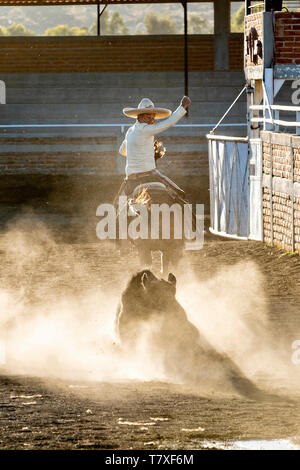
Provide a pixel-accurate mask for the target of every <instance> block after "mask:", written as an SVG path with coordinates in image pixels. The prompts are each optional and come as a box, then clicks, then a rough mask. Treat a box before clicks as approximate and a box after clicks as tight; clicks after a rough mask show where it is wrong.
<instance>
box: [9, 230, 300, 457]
mask: <svg viewBox="0 0 300 470" xmlns="http://www.w3.org/2000/svg"><path fill="white" fill-rule="evenodd" d="M12 230H13V229H12ZM39 230H40V229H37V230H36V231H35V232H26V233H25V234H24V233H23V232H22V231H20V230H19V229H18V228H16V229H15V237H14V238H12V237H11V236H10V237H8V236H7V235H6V234H3V235H1V240H0V259H1V266H2V269H1V274H0V306H1V309H2V312H4V313H3V315H4V314H5V313H6V314H7V317H6V320H5V322H4V321H2V323H1V334H0V336H1V337H2V339H3V343H4V344H6V343H7V344H8V349H7V350H6V364H3V365H2V366H0V372H1V375H0V408H1V413H0V449H207V448H217V449H220V448H221V449H222V448H266V447H268V446H271V447H272V446H274V447H275V448H278V447H281V448H300V424H299V423H300V364H298V365H296V364H293V363H292V361H291V356H292V353H293V350H292V347H291V345H292V342H293V341H295V340H300V260H299V256H292V255H289V254H286V253H284V252H282V251H280V250H278V249H276V248H271V247H267V246H264V245H263V244H262V243H259V242H241V241H224V240H220V239H216V238H214V237H210V236H209V237H208V238H207V240H206V243H205V246H204V248H203V249H202V250H200V251H198V252H193V251H187V252H186V253H185V257H184V259H183V260H182V262H181V263H180V267H179V269H178V270H177V271H176V272H175V274H176V276H177V281H178V287H177V298H178V299H179V301H180V302H181V303H183V305H184V307H185V309H186V310H187V313H188V315H189V318H190V319H191V321H195V322H196V324H197V318H199V324H197V326H198V328H201V327H203V331H204V330H205V331H204V332H205V334H207V335H208V336H209V339H210V341H214V346H215V347H218V344H222V347H223V348H225V349H226V351H227V352H228V351H229V353H230V351H231V349H232V357H233V358H234V359H235V360H236V361H237V362H238V364H239V366H240V367H242V368H244V370H245V373H247V375H249V376H251V379H253V380H255V382H256V383H257V384H258V385H259V386H260V387H261V388H263V389H265V390H271V391H272V395H270V399H269V400H268V399H267V400H264V401H255V400H252V399H249V398H247V397H246V396H239V395H238V394H237V393H233V392H232V391H228V390H226V389H223V388H222V386H220V387H218V386H215V387H212V388H211V389H209V388H207V387H206V385H207V384H206V383H203V384H202V385H203V386H202V385H201V384H199V386H197V387H195V386H194V385H193V386H191V385H189V384H183V383H171V381H169V380H168V379H167V378H161V377H157V376H156V374H155V373H152V372H151V373H150V372H149V374H147V371H143V373H141V374H137V377H135V372H132V373H131V374H129V373H128V371H127V370H126V368H125V366H123V365H122V367H124V376H123V377H122V367H121V371H120V370H119V369H118V371H117V372H116V374H112V376H111V377H108V376H109V374H108V375H107V378H106V376H105V375H103V374H102V373H100V372H99V370H98V369H97V370H95V369H94V366H95V364H96V362H93V361H91V362H89V360H88V358H89V357H90V356H88V355H87V356H86V357H87V359H85V356H84V357H83V359H82V362H83V363H82V362H81V363H80V364H79V365H78V363H77V361H75V364H74V363H73V362H72V358H70V357H68V360H66V358H65V357H64V355H65V354H66V351H65V350H64V349H61V342H59V341H62V342H63V341H64V338H63V339H62V340H61V339H56V336H55V335H56V334H58V335H59V332H60V331H63V332H64V334H66V335H67V333H69V329H72V327H73V325H72V314H73V313H72V306H73V307H74V321H75V317H76V321H77V319H78V318H79V317H80V318H81V321H83V323H82V325H83V324H84V322H88V321H89V315H90V316H91V318H93V319H94V318H97V310H98V309H99V312H100V311H101V305H97V302H98V301H99V297H97V295H98V294H97V291H98V290H100V291H101V296H100V299H101V300H100V301H101V302H102V301H103V302H104V304H105V302H106V301H107V299H109V320H107V318H106V317H105V318H106V320H105V321H108V323H109V324H111V323H112V322H113V319H112V315H113V312H114V311H115V308H116V306H117V303H118V300H119V297H120V293H121V291H122V289H123V288H124V287H125V285H126V283H127V282H128V279H129V278H130V276H131V274H132V273H134V272H136V270H137V269H138V259H137V255H136V253H135V252H131V253H129V254H128V255H126V256H123V257H120V256H119V255H118V254H117V253H116V252H115V251H114V249H113V247H112V245H110V244H103V243H102V244H101V243H100V242H99V243H97V242H95V243H65V242H59V243H56V242H54V241H53V240H52V239H51V236H49V235H48V234H47V231H45V232H43V230H40V234H39V236H37V232H39ZM24 247H25V248H26V249H25V248H24ZM28 247H31V248H30V249H29V248H28ZM24 252H25V253H26V254H24ZM154 269H155V270H156V272H157V270H158V258H157V257H156V259H155V263H154ZM198 288H199V292H198V291H197V289H198ZM196 291H197V295H198V296H199V297H196V298H195V299H193V300H191V296H192V293H193V292H195V295H196ZM91 293H93V294H91ZM94 293H96V294H94ZM93 295H95V297H93ZM91 296H92V297H91ZM87 297H88V298H89V300H88V304H87V300H86V299H87ZM66 299H67V300H66ZM91 299H92V300H91ZM91 303H92V307H91V305H90V304H91ZM49 305H51V309H52V310H51V309H50V311H49V310H47V308H48V307H47V306H49ZM87 305H89V306H88V307H87V308H86V309H85V307H86V306H87ZM195 306H196V308H195ZM56 307H57V308H58V311H57V309H56ZM53 309H55V313H53ZM41 310H43V321H44V318H45V317H46V318H47V320H49V321H48V323H46V326H45V324H44V323H42V326H43V329H41V328H42V327H41V323H38V326H37V324H36V323H31V318H32V317H34V316H38V315H39V314H40V311H41ZM75 310H76V312H75ZM195 310H196V311H195ZM65 311H67V314H66V321H65V322H64V323H63V324H60V323H58V324H55V323H54V325H57V330H55V332H54V333H53V336H51V338H50V340H49V339H48V337H47V341H49V344H50V343H51V341H53V343H51V344H52V349H49V348H48V349H47V348H46V352H45V350H44V347H45V344H44V343H45V342H46V339H45V340H43V332H44V331H45V329H46V330H47V332H48V333H49V335H50V332H52V330H51V328H52V326H53V325H52V323H51V319H52V318H53V316H54V317H55V318H57V317H58V318H61V317H60V315H63V314H65ZM62 312H64V313H62ZM3 315H2V316H3ZM99 315H100V313H99ZM216 315H217V320H216ZM29 317H30V318H29ZM202 317H203V318H204V317H205V318H204V319H203V320H201V318H202ZM28 318H29V320H28ZM38 318H40V317H38ZM82 319H83V320H82ZM39 321H40V320H39ZM201 321H202V323H201ZM210 322H211V328H209V324H210ZM79 324H80V323H79ZM100 326H101V325H100ZM98 327H99V324H96V323H95V324H94V325H92V327H91V328H92V329H91V330H88V331H92V330H93V335H91V341H93V342H94V343H95V342H96V343H97V332H96V333H95V330H96V329H97V328H98ZM55 328H56V327H55ZM55 328H54V329H55ZM60 328H61V330H60ZM64 328H66V332H67V333H66V332H65V330H64ZM103 328H104V327H103ZM107 328H108V327H107ZM206 328H207V329H206ZM35 329H36V330H35ZM33 330H34V331H36V336H39V335H40V336H41V337H40V336H39V338H38V339H39V340H40V342H41V343H38V342H37V343H36V345H35V346H34V350H33V351H31V350H30V347H29V345H28V344H27V343H26V341H25V340H26V336H29V337H30V338H31V339H32V337H33V336H31V335H33ZM50 330H51V331H50ZM105 331H106V330H105ZM107 331H109V332H110V330H109V328H108V329H107ZM203 331H202V332H203ZM84 334H86V332H85V333H84ZM103 334H104V333H103V331H101V335H102V336H101V337H102V338H103ZM22 335H23V336H22ZM77 335H78V332H77V331H76V333H74V336H72V335H71V337H72V338H75V340H76V338H78V336H77ZM231 335H232V342H231ZM243 335H244V336H243ZM36 336H34V337H35V338H36ZM265 337H266V338H267V340H266V345H264V339H263V338H265ZM0 339H1V338H0ZM247 339H249V344H248V345H247V347H246V346H245V342H246V340H247ZM55 341H58V343H57V344H58V346H57V348H60V351H61V353H60V354H61V355H60V357H56V356H55V350H56V343H55ZM99 342H100V339H99ZM39 344H40V346H39ZM99 346H100V345H99ZM47 347H48V343H47ZM76 347H77V346H76V345H75V348H74V349H72V348H71V353H70V356H72V355H73V356H74V351H76ZM80 347H81V346H80ZM97 347H98V346H96V349H95V350H97ZM103 347H104V346H103ZM266 350H268V358H267V359H266V357H265V351H266ZM40 351H41V352H40ZM84 351H85V350H84ZM93 351H94V350H93ZM67 352H68V353H69V350H68V351H67ZM97 354H98V355H100V356H101V354H102V350H101V349H100V350H99V351H98V352H97ZM239 354H240V356H241V357H239ZM277 355H278V356H277ZM39 356H40V357H39ZM62 356H63V357H62ZM246 356H247V357H246ZM270 357H271V359H270ZM245 358H247V361H246V360H245ZM272 358H273V359H274V360H272ZM252 359H253V360H252ZM277 359H278V361H279V362H278V366H277V363H276V361H277ZM85 361H86V362H85ZM109 361H110V359H109V357H108V358H107V360H106V361H105V367H106V370H109V369H110V368H111V369H113V368H115V367H116V365H115V363H114V360H112V361H111V365H110V362H109ZM101 364H102V363H101ZM270 364H271V366H270ZM71 366H72V367H73V366H74V367H73V368H72V367H71ZM127 366H128V364H127ZM154 366H155V365H154ZM145 368H147V364H146V365H145ZM139 370H140V369H139ZM98 372H99V373H98ZM89 374H90V375H89ZM97 374H98V375H97ZM158 375H159V374H158ZM274 394H275V395H276V396H277V397H278V399H274Z"/></svg>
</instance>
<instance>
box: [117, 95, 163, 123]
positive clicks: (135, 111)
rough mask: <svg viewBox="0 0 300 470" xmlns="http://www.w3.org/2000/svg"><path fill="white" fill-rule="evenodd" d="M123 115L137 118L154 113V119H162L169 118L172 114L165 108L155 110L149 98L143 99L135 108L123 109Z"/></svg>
mask: <svg viewBox="0 0 300 470" xmlns="http://www.w3.org/2000/svg"><path fill="white" fill-rule="evenodd" d="M123 113H124V114H125V116H128V117H131V118H137V117H138V115H139V114H145V113H151V114H152V113H155V118H156V119H163V118H167V117H168V116H170V114H172V111H170V110H169V109H165V108H156V107H155V106H154V103H152V101H151V100H149V98H143V99H142V101H141V102H140V103H139V105H138V107H137V108H124V109H123Z"/></svg>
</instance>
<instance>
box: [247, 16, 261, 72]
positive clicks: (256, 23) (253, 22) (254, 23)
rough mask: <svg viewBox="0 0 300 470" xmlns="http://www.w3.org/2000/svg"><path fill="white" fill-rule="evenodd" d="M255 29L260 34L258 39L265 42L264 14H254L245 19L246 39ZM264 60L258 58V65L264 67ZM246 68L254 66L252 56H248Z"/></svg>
mask: <svg viewBox="0 0 300 470" xmlns="http://www.w3.org/2000/svg"><path fill="white" fill-rule="evenodd" d="M251 28H255V29H256V31H257V34H258V39H259V40H260V41H262V40H263V14H262V13H253V14H252V15H248V16H246V17H245V37H246V36H248V34H249V32H250V29H251ZM262 63H263V60H262V59H261V58H260V57H258V61H257V64H256V65H262ZM245 65H246V67H247V66H252V65H254V64H253V62H251V60H250V56H249V55H246V64H245Z"/></svg>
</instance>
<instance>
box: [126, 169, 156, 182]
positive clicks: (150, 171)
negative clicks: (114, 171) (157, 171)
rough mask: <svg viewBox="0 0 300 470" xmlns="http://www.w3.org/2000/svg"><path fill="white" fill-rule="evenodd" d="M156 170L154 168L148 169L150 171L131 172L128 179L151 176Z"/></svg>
mask: <svg viewBox="0 0 300 470" xmlns="http://www.w3.org/2000/svg"><path fill="white" fill-rule="evenodd" d="M153 172H154V169H153V170H148V171H143V172H141V173H131V175H129V176H127V178H126V179H127V180H136V179H139V178H142V177H143V176H148V175H149V176H150V175H152V174H153Z"/></svg>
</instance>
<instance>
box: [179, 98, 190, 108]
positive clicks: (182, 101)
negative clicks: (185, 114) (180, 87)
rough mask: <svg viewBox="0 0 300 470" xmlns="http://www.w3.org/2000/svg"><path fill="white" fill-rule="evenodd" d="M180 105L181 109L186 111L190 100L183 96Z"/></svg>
mask: <svg viewBox="0 0 300 470" xmlns="http://www.w3.org/2000/svg"><path fill="white" fill-rule="evenodd" d="M180 104H181V106H182V107H183V108H185V109H187V108H188V107H189V105H190V104H191V100H190V98H189V97H188V96H184V97H183V98H182V100H181V103H180Z"/></svg>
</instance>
